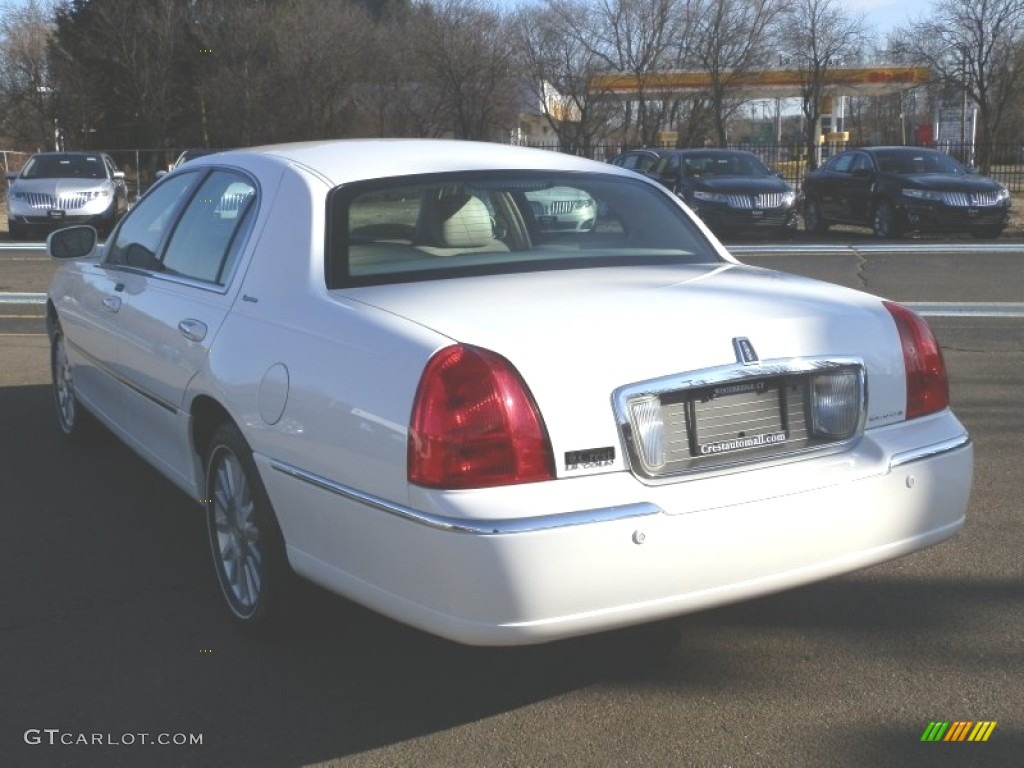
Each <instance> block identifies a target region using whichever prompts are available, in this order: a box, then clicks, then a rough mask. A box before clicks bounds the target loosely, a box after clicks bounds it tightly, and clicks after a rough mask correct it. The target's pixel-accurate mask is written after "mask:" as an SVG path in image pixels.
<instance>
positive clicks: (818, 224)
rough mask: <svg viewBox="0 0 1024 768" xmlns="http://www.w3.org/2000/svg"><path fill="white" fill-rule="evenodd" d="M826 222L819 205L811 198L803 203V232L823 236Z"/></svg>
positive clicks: (826, 227)
mask: <svg viewBox="0 0 1024 768" xmlns="http://www.w3.org/2000/svg"><path fill="white" fill-rule="evenodd" d="M827 230H828V222H827V221H825V219H824V218H823V217H822V215H821V204H820V203H819V202H818V201H817V200H816V199H815V198H813V197H808V198H807V200H805V201H804V231H806V232H807V233H808V234H811V235H823V234H825V232H826V231H827Z"/></svg>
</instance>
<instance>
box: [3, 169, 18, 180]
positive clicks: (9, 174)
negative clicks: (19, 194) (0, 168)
mask: <svg viewBox="0 0 1024 768" xmlns="http://www.w3.org/2000/svg"><path fill="white" fill-rule="evenodd" d="M4 178H5V179H7V180H8V181H14V180H15V179H16V178H18V174H16V173H14V172H13V171H8V172H7V173H5V174H4Z"/></svg>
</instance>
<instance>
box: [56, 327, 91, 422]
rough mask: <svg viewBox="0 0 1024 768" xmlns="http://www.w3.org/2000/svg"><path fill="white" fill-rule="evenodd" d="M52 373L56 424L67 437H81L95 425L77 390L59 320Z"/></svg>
mask: <svg viewBox="0 0 1024 768" xmlns="http://www.w3.org/2000/svg"><path fill="white" fill-rule="evenodd" d="M50 376H51V378H52V380H53V401H54V405H55V406H56V409H55V410H56V414H57V426H59V427H60V431H61V432H63V433H64V436H65V437H68V438H71V439H75V440H81V439H82V438H83V437H84V436H85V435H86V434H87V433H88V431H89V430H90V429H91V428H92V426H93V424H92V423H91V418H90V416H89V413H88V411H86V410H85V408H83V407H82V405H81V403H79V401H78V396H77V395H76V394H75V381H74V378H73V377H72V372H71V361H70V360H68V353H67V345H66V342H65V339H64V331H63V330H61V327H60V324H59V323H56V324H55V326H54V330H53V334H52V336H51V337H50Z"/></svg>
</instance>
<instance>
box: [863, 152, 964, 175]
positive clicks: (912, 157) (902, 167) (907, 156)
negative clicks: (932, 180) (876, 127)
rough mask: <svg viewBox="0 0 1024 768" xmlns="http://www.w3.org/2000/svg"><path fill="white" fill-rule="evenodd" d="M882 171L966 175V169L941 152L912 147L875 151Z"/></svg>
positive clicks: (879, 168)
mask: <svg viewBox="0 0 1024 768" xmlns="http://www.w3.org/2000/svg"><path fill="white" fill-rule="evenodd" d="M875 159H876V160H877V162H878V170H880V171H881V172H882V173H914V174H920V173H953V174H956V175H958V176H966V175H967V170H966V169H965V168H964V167H963V166H962V165H960V163H958V162H957V161H956V160H954V159H953V158H952V157H950V156H949V155H947V154H944V153H942V152H934V151H929V150H920V149H917V150H914V149H909V150H908V149H886V150H882V151H880V152H876V153H875Z"/></svg>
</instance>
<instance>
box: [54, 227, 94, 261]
mask: <svg viewBox="0 0 1024 768" xmlns="http://www.w3.org/2000/svg"><path fill="white" fill-rule="evenodd" d="M98 240H99V235H97V233H96V230H95V229H93V228H92V227H90V226H89V225H87V224H81V225H79V226H77V227H66V228H64V229H58V230H57V231H56V232H51V233H50V234H49V236H48V237H47V238H46V252H47V253H48V254H50V258H52V259H80V258H82V257H83V256H88V255H89V254H90V253H92V252H93V249H95V248H96V243H97V241H98Z"/></svg>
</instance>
